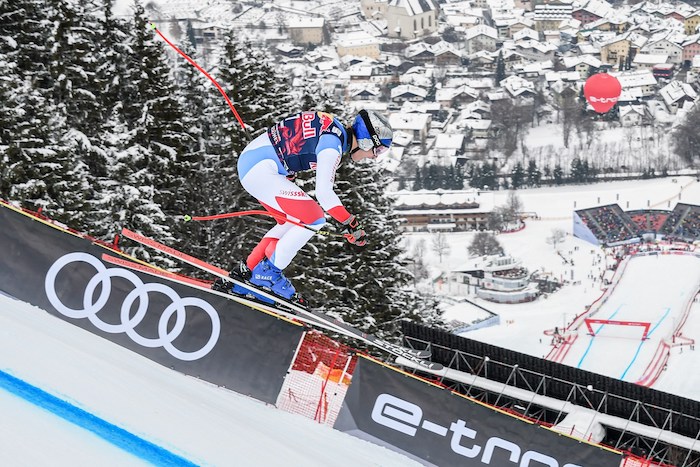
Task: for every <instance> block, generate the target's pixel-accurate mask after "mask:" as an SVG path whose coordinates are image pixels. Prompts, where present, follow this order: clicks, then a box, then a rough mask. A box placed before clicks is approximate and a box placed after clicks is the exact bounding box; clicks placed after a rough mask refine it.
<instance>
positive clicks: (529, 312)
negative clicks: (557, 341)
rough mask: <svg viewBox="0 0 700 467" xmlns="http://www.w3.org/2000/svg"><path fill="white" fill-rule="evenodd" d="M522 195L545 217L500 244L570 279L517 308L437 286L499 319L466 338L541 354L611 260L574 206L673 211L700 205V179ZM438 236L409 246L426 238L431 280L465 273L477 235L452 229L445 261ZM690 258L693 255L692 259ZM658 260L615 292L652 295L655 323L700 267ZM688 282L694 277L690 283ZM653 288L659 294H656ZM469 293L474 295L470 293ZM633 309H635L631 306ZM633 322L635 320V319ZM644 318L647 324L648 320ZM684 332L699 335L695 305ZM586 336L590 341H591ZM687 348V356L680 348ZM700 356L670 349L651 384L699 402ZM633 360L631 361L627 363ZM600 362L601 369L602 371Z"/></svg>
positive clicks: (464, 311) (528, 207)
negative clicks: (586, 234)
mask: <svg viewBox="0 0 700 467" xmlns="http://www.w3.org/2000/svg"><path fill="white" fill-rule="evenodd" d="M517 194H518V196H519V197H520V199H521V200H522V202H523V211H525V212H533V213H537V215H538V216H539V219H529V220H527V221H526V222H527V227H526V228H525V229H524V230H522V231H519V232H515V233H510V234H501V235H499V236H498V237H497V238H498V240H499V242H500V243H501V245H502V246H503V247H504V249H505V252H506V254H509V255H512V256H514V257H515V258H517V259H519V260H521V261H522V265H523V266H525V267H526V268H528V269H529V270H530V271H534V270H539V271H545V272H549V273H551V274H552V275H553V276H554V277H557V278H560V279H564V280H566V281H567V284H566V285H565V286H564V287H563V288H562V289H560V290H559V291H557V292H555V293H553V294H551V295H548V296H547V297H546V298H544V297H543V298H539V299H537V300H535V301H533V302H530V303H524V304H518V305H507V304H495V303H491V302H488V301H485V300H481V299H478V298H477V297H476V296H475V295H473V291H469V290H468V289H467V288H466V287H465V286H464V285H462V284H459V283H456V282H453V281H445V282H443V283H442V285H438V284H437V283H436V284H434V285H432V286H431V287H432V288H434V290H436V291H437V292H438V293H441V294H444V295H446V296H450V298H451V299H454V298H455V297H459V296H463V297H467V298H468V299H469V300H472V301H474V302H476V303H478V304H479V305H481V306H483V307H485V308H487V309H489V310H491V311H493V312H495V313H498V314H499V315H500V316H501V324H500V325H499V326H494V327H490V328H485V329H479V330H475V331H472V332H469V333H466V334H464V335H465V336H466V337H469V338H471V339H476V340H479V341H482V342H488V343H490V344H494V345H498V346H501V347H505V348H509V349H513V350H517V351H519V352H524V353H527V354H530V355H534V356H537V357H544V356H546V355H547V354H548V353H549V351H550V350H551V346H550V342H551V337H549V336H546V335H545V334H544V331H545V330H551V329H554V327H560V328H561V327H566V325H567V324H568V323H570V322H571V321H572V320H573V318H574V316H576V315H578V314H580V313H582V312H583V311H584V310H586V308H587V307H588V306H589V305H590V304H592V303H593V302H594V301H595V300H596V299H598V298H599V297H600V296H601V295H602V293H603V290H602V288H601V282H600V280H594V278H599V277H600V275H601V274H602V273H603V272H604V270H605V269H606V265H609V264H612V258H610V257H606V255H605V252H604V251H603V250H602V249H601V248H599V247H595V246H593V245H591V244H590V243H587V242H585V241H583V240H580V239H578V238H574V237H573V236H572V235H571V232H572V228H573V211H574V210H577V209H584V208H588V207H593V206H598V205H603V204H610V203H617V204H619V205H620V207H621V208H622V209H623V210H632V209H644V208H652V209H669V210H671V209H673V207H674V206H675V205H676V203H677V202H679V201H681V202H684V203H691V204H700V183H698V182H697V181H696V179H695V177H685V176H682V177H669V178H662V179H654V180H635V181H627V182H611V183H599V184H595V185H588V186H573V187H571V186H567V187H562V188H551V187H549V188H538V189H528V190H519V191H517ZM495 196H496V201H495V204H496V205H497V206H498V205H505V204H506V198H507V193H506V192H497V193H496V194H495ZM555 229H562V230H564V231H565V232H566V233H567V235H566V237H565V239H564V241H563V242H561V243H559V244H558V245H557V249H556V250H555V248H554V247H553V245H552V244H551V243H549V242H548V241H547V239H548V238H549V237H551V236H552V232H553V231H554V230H555ZM432 235H433V234H430V233H414V234H410V235H409V236H408V238H407V243H408V245H409V251H410V246H411V245H413V244H415V243H416V242H418V241H420V240H424V241H425V244H426V252H425V255H424V257H423V260H424V262H426V263H427V264H428V266H429V268H430V270H431V272H432V275H433V277H437V276H438V275H439V274H445V275H448V276H449V275H450V272H451V271H455V270H459V269H460V268H463V267H464V266H466V265H469V264H470V259H469V255H468V252H467V247H468V245H469V244H470V242H471V241H472V239H473V236H474V234H473V233H471V232H464V233H452V234H447V235H448V239H449V243H450V246H451V249H450V253H449V255H447V256H446V257H444V258H443V262H442V263H440V262H439V260H438V256H437V255H436V254H434V253H433V252H432V251H431V249H430V245H431V238H432ZM560 254H561V255H563V256H564V257H565V258H567V260H568V262H567V263H565V262H564V261H563V259H562V257H561V256H560ZM664 258H665V257H664ZM690 259H691V260H692V258H690ZM649 261H651V259H650V260H649ZM659 261H661V262H662V263H664V267H663V268H654V267H650V269H649V270H648V269H646V268H643V269H640V271H641V272H639V274H642V275H643V276H644V282H641V281H639V280H636V279H634V278H632V279H631V280H629V281H625V283H627V282H629V286H628V287H625V289H624V291H621V292H619V293H618V292H616V300H617V301H618V302H619V303H627V304H629V306H630V307H631V306H635V307H637V308H639V305H633V303H637V302H633V301H634V300H639V299H640V297H647V298H649V297H653V299H654V301H653V303H654V304H656V305H655V306H656V309H657V310H656V311H658V314H657V315H654V316H650V317H648V320H649V321H652V322H654V323H657V322H659V320H661V318H662V317H663V315H664V313H665V309H666V308H667V307H669V308H673V307H675V305H674V303H676V302H679V301H682V300H683V299H684V298H683V297H686V298H687V295H688V294H690V293H694V292H693V291H692V281H693V280H694V281H697V279H698V274H699V272H698V269H697V266H693V265H692V264H693V263H686V262H684V263H683V264H675V263H673V261H675V260H670V261H671V263H667V262H666V260H665V259H659ZM471 262H473V260H471ZM572 262H573V264H572ZM696 263H697V262H696ZM634 269H636V268H633V269H632V270H631V272H630V274H632V275H634V274H637V273H635V272H634ZM686 279H687V281H690V282H688V283H686V282H684V281H686ZM651 290H655V291H656V292H655V293H652V292H651ZM469 292H472V293H471V294H469ZM647 294H648V295H647ZM649 300H651V298H649ZM649 300H648V301H647V302H648V304H651V303H652V302H650V301H649ZM659 309H660V310H659ZM674 309H675V308H674ZM613 311H614V310H613ZM630 312H632V310H631V309H630ZM611 313H612V312H611ZM609 314H610V313H609ZM477 316H478V313H477V311H476V310H474V309H473V307H470V306H468V305H466V304H464V305H462V306H451V307H450V308H449V310H448V311H447V313H446V317H447V318H448V319H455V320H459V321H463V322H466V323H469V322H471V321H472V320H473V319H474V318H475V317H477ZM601 316H602V315H601ZM618 316H619V315H618ZM669 316H670V313H669ZM630 320H632V319H631V318H630ZM635 320H637V319H635ZM667 320H668V322H670V323H673V318H671V317H667V318H666V319H665V320H664V322H666V321H667ZM638 321H642V319H639V320H638ZM683 330H684V334H685V335H686V336H687V337H689V338H694V339H696V340H697V339H700V318H699V317H698V316H697V310H696V309H693V310H691V314H690V317H689V319H688V321H687V322H686V323H685V325H684V327H683ZM666 331H667V330H666V329H662V328H658V329H657V330H656V331H655V332H654V334H652V337H656V336H659V337H660V336H661V335H662V334H663V333H664V332H666ZM584 337H585V336H584ZM580 340H581V341H585V340H586V339H580ZM626 342H628V343H629V346H630V350H628V352H632V354H634V353H635V352H636V351H637V348H638V347H639V343H640V341H639V340H630V339H627V340H626ZM596 345H598V344H596ZM642 347H643V350H644V351H646V348H649V349H652V348H655V344H652V343H651V342H649V343H646V344H644V345H643V346H642ZM682 351H684V353H681V352H682ZM640 352H642V350H640ZM696 355H697V357H696ZM592 357H593V355H588V356H587V357H586V358H585V360H584V361H585V366H584V367H585V368H586V369H590V370H593V371H600V372H602V373H603V374H608V372H606V370H605V369H606V368H607V365H608V363H607V360H605V359H601V358H597V359H594V358H592ZM572 358H573V357H572ZM631 358H632V357H630V359H631ZM698 358H700V352H698V353H697V354H696V353H695V352H692V351H690V349H689V346H685V348H683V347H674V348H672V349H671V359H670V360H669V362H668V369H667V371H665V372H664V374H663V375H662V377H661V378H660V379H659V381H657V383H656V384H655V385H654V386H653V387H654V388H657V389H661V390H665V391H668V392H672V393H674V394H678V395H682V396H684V397H690V398H693V399H696V400H700V384H698V383H700V377H697V376H691V375H695V374H696V373H697V372H696V370H695V368H696V366H695V365H697V361H698ZM630 359H628V360H627V362H628V364H629V361H630ZM579 360H580V358H579V359H578V360H576V361H573V360H567V361H566V362H565V363H567V364H571V365H572V366H577V364H578V361H579ZM594 360H595V361H594ZM637 362H639V365H640V367H642V368H643V367H644V365H642V364H641V362H642V360H641V357H638V360H637ZM598 367H599V368H600V369H599V370H596V368H598ZM625 368H626V366H625ZM635 368H636V366H635ZM618 370H619V369H615V371H612V372H611V373H610V376H615V377H618V378H619V377H621V376H622V374H623V373H624V368H623V369H622V370H621V371H618ZM633 377H634V376H633V374H631V373H630V374H627V375H625V380H628V381H631V380H632V379H633ZM675 378H682V380H683V381H682V382H678V383H672V382H671V380H675Z"/></svg>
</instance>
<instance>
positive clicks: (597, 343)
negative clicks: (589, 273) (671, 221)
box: [562, 255, 700, 382]
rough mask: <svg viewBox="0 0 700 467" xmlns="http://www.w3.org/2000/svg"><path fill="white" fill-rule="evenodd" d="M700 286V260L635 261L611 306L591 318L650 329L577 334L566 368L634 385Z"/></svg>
mask: <svg viewBox="0 0 700 467" xmlns="http://www.w3.org/2000/svg"><path fill="white" fill-rule="evenodd" d="M698 284H700V258H697V257H696V256H694V255H651V256H635V257H633V258H631V259H630V262H629V264H628V265H627V268H626V269H625V271H624V274H623V275H622V276H621V278H620V282H619V283H618V285H617V286H616V288H615V290H614V291H613V292H612V294H611V295H610V296H609V297H608V299H607V301H606V302H605V303H604V304H603V305H602V306H601V307H600V309H599V310H598V311H597V312H596V313H595V315H594V316H591V318H596V319H603V320H611V321H623V322H637V323H649V328H648V329H649V330H648V333H647V338H646V339H644V340H642V336H643V334H644V331H645V329H644V327H642V326H621V325H614V324H608V323H596V324H592V329H593V331H594V334H595V335H594V336H591V335H590V334H589V331H588V328H587V327H586V326H585V325H583V324H582V325H581V326H579V328H578V329H577V331H576V332H577V333H578V339H576V341H575V342H574V343H573V345H572V347H571V349H570V350H569V352H568V353H567V355H566V357H565V358H564V360H563V361H562V363H564V364H566V365H570V366H574V367H577V368H581V369H583V370H587V371H591V372H594V373H598V374H603V375H606V376H610V377H613V378H617V379H620V380H623V381H628V382H636V381H638V380H639V379H640V378H642V376H643V374H644V370H645V369H646V368H647V366H648V365H649V364H650V363H651V360H652V359H653V357H654V354H655V352H656V349H657V347H658V345H659V344H660V343H661V342H662V341H663V340H670V338H671V336H672V334H673V332H674V330H675V328H676V326H677V325H678V323H679V322H680V319H681V315H682V314H683V311H684V308H685V306H686V304H687V303H688V301H689V300H692V299H693V297H694V296H695V294H696V293H697V290H698Z"/></svg>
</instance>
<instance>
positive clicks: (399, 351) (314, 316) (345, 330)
mask: <svg viewBox="0 0 700 467" xmlns="http://www.w3.org/2000/svg"><path fill="white" fill-rule="evenodd" d="M122 236H123V237H126V238H128V239H130V240H133V241H135V242H137V243H140V244H142V245H145V246H148V247H151V248H153V249H155V250H157V251H160V252H162V253H165V254H167V255H170V256H172V257H174V258H177V259H179V260H181V261H183V262H185V263H187V264H190V265H192V266H195V267H197V268H200V269H202V270H203V271H206V272H209V273H211V274H213V275H215V276H218V277H221V278H222V279H224V280H226V281H229V282H232V283H235V284H238V285H240V286H242V287H245V288H247V289H251V288H252V289H253V290H254V291H255V292H256V293H257V294H259V295H262V296H264V297H266V298H268V299H270V300H274V301H275V302H277V303H279V304H280V305H282V306H284V307H287V308H290V310H291V311H292V312H293V313H294V314H295V315H296V316H298V317H302V316H303V317H307V318H310V320H311V321H315V322H316V323H323V324H325V325H326V326H325V328H326V329H329V327H330V329H329V330H332V331H335V332H338V333H341V334H343V335H346V336H348V337H352V338H356V339H359V340H362V341H364V342H366V343H368V344H370V345H373V346H375V347H376V348H378V349H380V350H384V351H385V352H388V353H390V354H392V355H395V356H397V357H403V358H405V359H406V360H409V361H411V362H413V363H415V364H416V365H418V366H419V367H421V368H425V369H428V370H431V371H439V370H442V369H443V366H442V365H441V364H439V363H433V362H429V361H426V360H424V359H425V358H428V357H430V352H428V351H424V350H415V349H409V348H406V347H403V346H401V345H397V344H393V343H391V342H388V341H386V340H384V339H380V338H378V337H376V336H374V335H372V334H368V333H365V332H362V331H360V330H358V329H357V328H355V327H353V326H350V325H349V324H347V323H344V322H342V321H340V320H338V319H335V318H333V317H331V316H328V315H326V314H324V313H321V312H318V311H314V310H309V309H307V308H304V307H301V306H299V305H297V304H296V303H293V302H290V301H288V300H284V299H283V298H281V297H278V296H277V295H274V294H272V293H268V292H267V291H265V290H262V289H259V288H257V287H255V286H254V285H251V284H249V283H247V282H243V281H239V280H237V279H236V278H233V277H231V276H230V275H229V273H228V271H226V270H224V269H221V268H219V267H217V266H214V265H212V264H209V263H206V262H204V261H202V260H200V259H198V258H195V257H193V256H190V255H188V254H186V253H183V252H181V251H179V250H176V249H174V248H171V247H169V246H167V245H163V244H162V243H159V242H157V241H156V240H153V239H151V238H148V237H146V236H144V235H141V234H138V233H136V232H133V231H131V230H129V229H127V228H124V229H122ZM233 296H235V295H233ZM236 297H237V296H236ZM237 298H240V297H237ZM248 301H249V302H252V303H255V304H256V306H260V305H262V304H261V303H260V302H258V301H255V302H253V301H251V300H248ZM274 309H275V310H277V308H276V307H274ZM310 324H312V323H310ZM312 325H315V324H312Z"/></svg>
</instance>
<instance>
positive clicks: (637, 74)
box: [610, 70, 656, 90]
mask: <svg viewBox="0 0 700 467" xmlns="http://www.w3.org/2000/svg"><path fill="white" fill-rule="evenodd" d="M610 75H611V76H614V77H615V78H617V80H618V81H619V82H620V85H621V86H622V89H623V90H624V89H626V88H634V87H641V86H654V85H656V78H654V75H653V74H652V72H651V70H635V71H618V72H611V73H610Z"/></svg>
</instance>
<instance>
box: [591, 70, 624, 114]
mask: <svg viewBox="0 0 700 467" xmlns="http://www.w3.org/2000/svg"><path fill="white" fill-rule="evenodd" d="M621 92H622V86H621V85H620V82H619V81H618V80H617V78H615V77H614V76H611V75H609V74H607V73H598V74H595V75H593V76H591V77H590V78H588V79H587V80H586V83H585V84H584V85H583V95H584V96H586V100H587V101H588V103H589V104H591V107H593V110H595V111H596V112H598V113H601V114H602V113H605V112H607V111H608V110H610V109H612V108H613V106H614V105H615V104H617V98H618V97H620V93H621Z"/></svg>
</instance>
